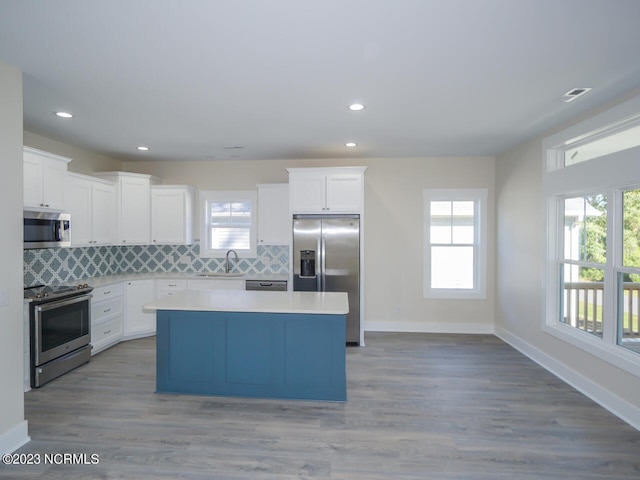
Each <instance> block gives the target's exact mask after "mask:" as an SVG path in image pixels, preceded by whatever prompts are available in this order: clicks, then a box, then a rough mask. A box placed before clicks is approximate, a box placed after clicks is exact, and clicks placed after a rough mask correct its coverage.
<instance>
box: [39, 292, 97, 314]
mask: <svg viewBox="0 0 640 480" xmlns="http://www.w3.org/2000/svg"><path fill="white" fill-rule="evenodd" d="M91 297H93V295H92V294H91V293H87V294H84V295H78V296H77V297H71V298H66V299H62V300H58V301H54V302H49V303H43V304H42V305H36V307H35V310H36V311H37V312H39V313H41V312H46V311H47V310H52V309H54V308H60V307H66V306H67V305H73V304H74V303H79V302H84V301H86V300H89V299H90V298H91Z"/></svg>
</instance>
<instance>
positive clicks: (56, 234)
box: [53, 222, 62, 242]
mask: <svg viewBox="0 0 640 480" xmlns="http://www.w3.org/2000/svg"><path fill="white" fill-rule="evenodd" d="M53 238H54V240H55V241H56V242H59V241H60V240H61V239H62V235H61V234H60V222H53Z"/></svg>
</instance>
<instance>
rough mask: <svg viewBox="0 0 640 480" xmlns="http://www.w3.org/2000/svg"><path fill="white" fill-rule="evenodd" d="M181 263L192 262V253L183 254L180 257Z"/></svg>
mask: <svg viewBox="0 0 640 480" xmlns="http://www.w3.org/2000/svg"><path fill="white" fill-rule="evenodd" d="M179 263H186V264H187V265H188V264H190V263H191V255H182V256H181V257H180V260H179Z"/></svg>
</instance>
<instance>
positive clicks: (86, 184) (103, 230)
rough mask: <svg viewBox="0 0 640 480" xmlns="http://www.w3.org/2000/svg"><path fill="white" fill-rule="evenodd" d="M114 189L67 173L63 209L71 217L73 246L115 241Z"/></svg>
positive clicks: (107, 183)
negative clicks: (64, 206)
mask: <svg viewBox="0 0 640 480" xmlns="http://www.w3.org/2000/svg"><path fill="white" fill-rule="evenodd" d="M115 198H116V187H115V185H114V184H113V183H111V182H109V181H106V180H101V179H99V178H93V177H88V176H86V175H79V174H76V173H69V174H68V181H67V193H66V210H67V211H68V212H69V213H70V214H71V225H72V229H71V244H72V245H73V246H87V245H110V244H112V243H113V242H114V236H113V231H114V226H115V208H116V200H115Z"/></svg>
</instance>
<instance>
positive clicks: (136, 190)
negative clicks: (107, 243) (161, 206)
mask: <svg viewBox="0 0 640 480" xmlns="http://www.w3.org/2000/svg"><path fill="white" fill-rule="evenodd" d="M120 205H121V206H120V234H121V236H122V238H120V239H119V240H120V242H121V243H125V244H127V245H129V244H133V245H148V244H149V235H150V233H151V232H150V225H151V218H150V217H151V193H150V186H149V181H148V180H147V179H140V178H133V177H125V178H121V179H120Z"/></svg>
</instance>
